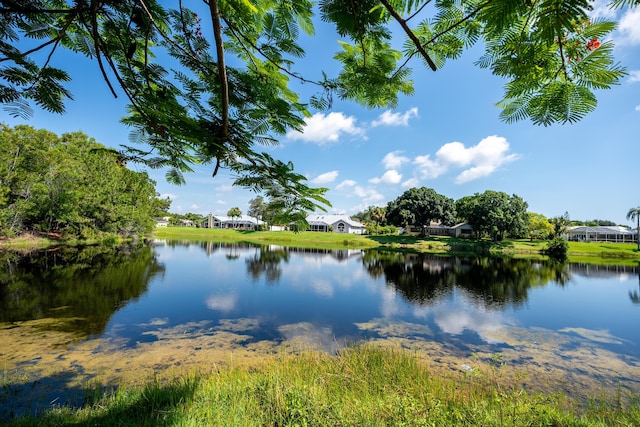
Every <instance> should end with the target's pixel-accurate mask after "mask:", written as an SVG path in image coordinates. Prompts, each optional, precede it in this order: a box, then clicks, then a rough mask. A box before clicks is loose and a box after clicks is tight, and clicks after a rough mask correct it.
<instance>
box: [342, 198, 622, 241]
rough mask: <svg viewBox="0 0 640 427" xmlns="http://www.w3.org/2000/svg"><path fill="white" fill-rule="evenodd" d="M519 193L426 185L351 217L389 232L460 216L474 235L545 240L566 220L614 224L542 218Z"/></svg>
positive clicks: (567, 220) (566, 223)
mask: <svg viewBox="0 0 640 427" xmlns="http://www.w3.org/2000/svg"><path fill="white" fill-rule="evenodd" d="M527 208H528V204H527V202H525V201H524V200H523V199H522V198H521V197H520V196H518V195H516V194H513V195H508V194H506V193H503V192H500V191H493V190H487V191H485V192H483V193H476V194H474V195H472V196H465V197H462V198H460V199H458V200H453V199H451V198H449V197H446V196H443V195H441V194H438V193H437V192H436V191H435V190H433V189H431V188H426V187H421V188H411V189H409V190H407V191H405V192H404V193H403V194H402V195H400V196H399V197H398V198H396V199H395V200H392V201H391V202H389V203H388V204H387V206H386V207H380V206H369V207H368V208H367V209H366V210H364V211H361V212H358V213H357V214H356V215H354V218H355V219H357V220H359V221H360V222H362V223H364V224H366V225H367V231H368V232H369V233H370V234H395V233H397V228H398V227H401V228H404V227H407V226H413V227H419V228H422V229H423V230H424V229H426V227H427V226H429V224H430V223H431V222H436V223H441V224H443V225H448V226H452V225H454V224H458V223H462V222H466V223H469V224H470V225H471V226H472V227H473V232H474V237H475V238H483V237H489V238H491V239H492V240H494V241H498V240H502V239H504V238H506V237H510V238H530V239H531V240H534V239H536V240H546V239H556V238H562V237H563V236H564V234H566V232H567V228H568V227H569V226H572V225H616V224H615V223H614V222H612V221H606V220H600V219H594V220H592V221H586V222H582V221H572V220H570V218H569V214H568V213H566V212H565V213H564V214H563V215H559V216H557V217H552V218H547V217H545V216H544V215H542V214H539V213H535V212H528V211H527Z"/></svg>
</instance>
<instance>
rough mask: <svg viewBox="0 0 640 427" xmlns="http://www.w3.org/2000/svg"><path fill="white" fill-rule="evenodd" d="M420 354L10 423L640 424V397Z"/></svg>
mask: <svg viewBox="0 0 640 427" xmlns="http://www.w3.org/2000/svg"><path fill="white" fill-rule="evenodd" d="M417 356H418V355H417V354H414V353H411V352H409V351H407V350H402V349H398V348H386V349H384V348H380V347H373V346H367V345H363V346H356V347H352V348H347V349H343V350H341V351H340V352H339V355H338V356H330V355H328V354H326V353H320V352H308V353H303V354H300V355H297V356H288V355H282V356H281V357H279V358H278V359H274V361H273V362H270V363H266V364H265V365H264V366H263V367H262V368H259V369H255V368H253V369H250V368H241V367H235V368H234V367H230V368H225V369H222V370H218V371H217V372H215V373H213V374H211V375H208V376H199V375H195V374H193V375H188V376H185V377H181V378H175V379H174V380H172V381H169V382H168V383H160V382H158V381H152V382H151V383H149V384H146V385H144V386H142V387H140V388H121V389H119V390H117V391H115V392H106V393H105V394H104V395H103V396H93V399H90V402H89V404H87V405H86V406H85V407H83V408H78V409H71V408H58V409H54V410H52V411H50V412H47V413H44V414H42V415H41V416H40V417H38V418H36V419H18V420H14V421H13V422H12V423H10V424H9V425H11V426H32V425H38V426H62V425H74V426H112V425H118V426H204V425H206V426H294V425H299V426H305V425H315V426H338V425H340V426H383V425H384V426H390V425H393V426H414V425H416V426H417V425H420V426H454V425H460V426H463V425H464V426H475V425H478V426H480V425H481V426H542V425H545V426H551V425H554V426H585V427H588V426H612V425H621V426H622V425H625V426H626V425H629V426H631V425H640V400H638V399H637V396H635V397H634V396H631V397H629V398H628V399H621V398H620V396H611V397H610V398H609V399H607V398H606V397H603V396H599V397H598V399H594V400H593V402H591V403H590V404H582V405H579V404H577V403H576V402H572V401H571V400H570V399H568V398H567V397H565V396H563V395H560V394H557V395H549V394H540V393H532V392H528V391H525V390H523V389H521V388H518V387H511V386H505V385H503V384H501V383H500V378H499V375H498V374H497V372H498V370H499V369H500V367H499V365H498V364H496V366H495V368H494V370H493V371H491V372H478V371H474V372H473V373H465V374H461V373H455V374H454V373H452V374H451V376H449V377H447V376H443V375H440V376H437V375H433V374H432V373H431V372H430V371H429V369H427V367H426V365H425V364H424V363H423V362H421V360H420V359H419V358H418V357H417Z"/></svg>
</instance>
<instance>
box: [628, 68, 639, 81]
mask: <svg viewBox="0 0 640 427" xmlns="http://www.w3.org/2000/svg"><path fill="white" fill-rule="evenodd" d="M628 82H629V83H637V82H640V70H632V71H629V80H628Z"/></svg>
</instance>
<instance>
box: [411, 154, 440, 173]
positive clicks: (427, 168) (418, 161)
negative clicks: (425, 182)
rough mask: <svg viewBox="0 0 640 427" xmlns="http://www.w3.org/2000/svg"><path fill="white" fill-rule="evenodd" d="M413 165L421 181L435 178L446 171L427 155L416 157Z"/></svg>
mask: <svg viewBox="0 0 640 427" xmlns="http://www.w3.org/2000/svg"><path fill="white" fill-rule="evenodd" d="M413 163H414V164H415V165H416V166H417V171H418V174H419V175H420V177H421V178H422V179H432V178H437V177H439V176H440V175H442V174H443V173H445V172H446V171H447V167H446V166H445V165H443V164H441V163H439V162H438V161H437V160H431V156H430V155H429V154H427V155H424V156H417V157H416V158H415V159H414V160H413Z"/></svg>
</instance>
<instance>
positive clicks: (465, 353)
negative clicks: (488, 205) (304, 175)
mask: <svg viewBox="0 0 640 427" xmlns="http://www.w3.org/2000/svg"><path fill="white" fill-rule="evenodd" d="M0 261H2V266H1V267H0V363H2V365H1V366H2V369H3V376H2V389H0V420H3V419H7V418H11V417H12V416H15V415H19V414H24V413H36V412H38V411H42V410H44V409H46V408H49V407H51V406H54V405H60V404H71V405H79V404H82V403H83V401H84V400H85V398H87V396H88V395H90V394H91V393H92V392H94V391H95V390H96V389H98V391H100V390H104V389H108V388H111V387H117V386H119V385H127V384H136V383H140V382H141V381H143V380H148V379H152V378H172V377H175V376H178V375H182V374H185V373H193V372H201V373H208V372H215V371H216V370H217V369H219V368H220V367H224V366H241V365H255V366H259V365H260V363H262V362H263V361H264V360H265V359H267V360H268V358H273V357H286V356H287V355H289V354H294V353H296V352H300V351H306V350H322V351H326V352H330V353H334V352H336V351H337V350H338V349H339V348H341V347H345V346H347V345H351V344H354V343H359V342H373V343H379V344H380V345H390V346H394V347H402V348H406V349H409V350H410V351H414V352H415V354H416V355H417V357H419V358H420V359H422V360H423V361H424V362H425V363H427V365H428V366H429V368H430V369H432V370H433V371H434V372H439V373H442V374H447V375H461V376H469V375H483V374H486V373H488V372H493V374H492V375H499V376H500V378H501V381H504V382H505V384H513V385H521V386H523V387H525V388H528V389H531V390H541V391H551V392H554V391H561V392H565V393H567V394H569V395H571V396H574V397H577V398H583V397H585V396H587V395H593V394H595V393H607V394H609V395H612V394H615V393H617V392H622V393H627V392H636V393H637V392H640V375H639V374H640V327H639V325H640V288H639V277H640V276H639V272H638V268H637V267H625V266H597V265H589V264H558V263H553V262H549V261H530V260H523V259H504V258H472V259H469V258H451V257H436V256H431V255H426V254H416V253H403V252H380V251H363V250H346V249H345V250H318V249H300V248H287V247H282V246H275V245H271V246H254V245H249V244H229V243H216V242H202V243H200V242H178V241H156V242H154V243H153V244H151V245H140V246H134V247H120V248H106V247H89V248H85V249H78V248H67V249H59V250H53V251H45V252H40V253H32V254H29V255H26V256H20V255H18V254H15V253H2V254H0ZM492 370H493V371H492ZM496 372H497V374H496Z"/></svg>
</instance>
